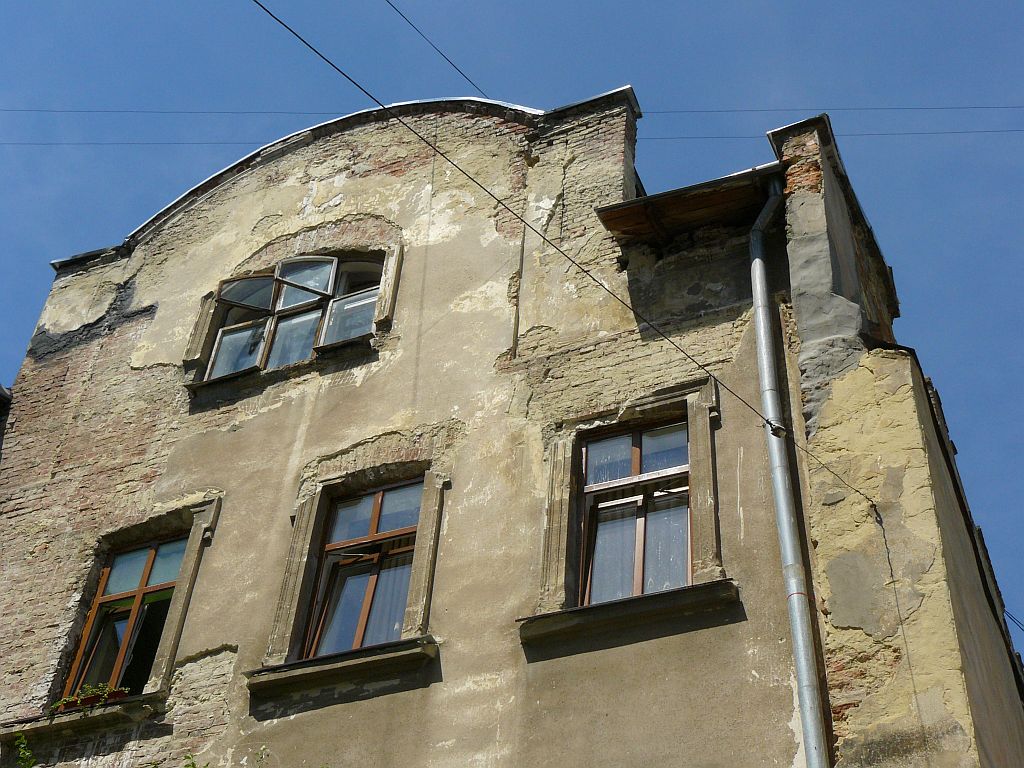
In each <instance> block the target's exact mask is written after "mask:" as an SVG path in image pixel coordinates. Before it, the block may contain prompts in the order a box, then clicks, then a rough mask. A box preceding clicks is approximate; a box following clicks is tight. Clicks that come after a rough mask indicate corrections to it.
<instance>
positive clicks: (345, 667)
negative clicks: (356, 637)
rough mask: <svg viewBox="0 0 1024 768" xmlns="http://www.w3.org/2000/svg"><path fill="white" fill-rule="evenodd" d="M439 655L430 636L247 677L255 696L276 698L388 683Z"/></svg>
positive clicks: (274, 668)
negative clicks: (365, 682) (338, 686)
mask: <svg viewBox="0 0 1024 768" xmlns="http://www.w3.org/2000/svg"><path fill="white" fill-rule="evenodd" d="M437 652H438V648H437V641H436V640H434V638H433V637H431V636H430V635H421V636H419V637H410V638H406V639H403V640H396V641H394V642H391V643H382V644H381V645H374V646H370V647H367V648H356V649H355V650H352V651H345V652H344V653H335V654H332V655H330V656H321V657H319V658H315V659H303V660H302V661H294V662H290V663H288V664H280V665H278V666H274V667H264V668H263V669H254V670H252V671H249V672H245V673H244V674H245V676H246V677H247V678H248V685H249V691H250V692H251V693H252V694H253V695H257V696H273V695H275V694H278V693H285V692H287V691H294V690H302V689H309V688H317V687H321V686H323V685H330V684H335V683H347V682H352V681H358V680H366V679H374V680H381V679H387V678H388V677H389V676H392V675H394V674H396V673H401V672H408V671H411V670H414V669H418V668H419V667H422V666H423V665H425V664H427V663H428V662H430V661H432V660H434V659H436V658H437Z"/></svg>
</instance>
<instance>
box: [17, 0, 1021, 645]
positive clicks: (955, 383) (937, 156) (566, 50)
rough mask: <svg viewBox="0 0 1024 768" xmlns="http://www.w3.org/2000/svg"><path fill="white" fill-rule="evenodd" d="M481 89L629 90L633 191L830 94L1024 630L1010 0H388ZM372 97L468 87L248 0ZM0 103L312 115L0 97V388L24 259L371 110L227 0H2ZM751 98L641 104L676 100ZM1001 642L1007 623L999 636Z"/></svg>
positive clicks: (712, 172) (28, 309)
mask: <svg viewBox="0 0 1024 768" xmlns="http://www.w3.org/2000/svg"><path fill="white" fill-rule="evenodd" d="M393 1H394V2H395V4H396V5H397V6H398V7H399V8H401V9H402V10H403V11H404V12H405V13H406V14H407V15H408V16H409V17H410V18H411V19H412V20H413V21H415V22H416V23H417V24H418V25H419V26H420V27H421V28H422V29H423V30H424V31H425V32H426V33H427V34H428V35H430V36H431V37H432V38H433V40H434V42H435V43H436V44H437V45H438V46H439V47H441V48H442V49H443V50H444V51H445V52H446V53H447V54H448V55H449V56H450V57H451V58H452V59H453V60H454V61H455V62H456V63H457V64H458V65H459V66H460V67H461V68H462V69H463V70H464V71H466V72H467V74H469V76H470V77H471V78H472V79H473V80H474V81H475V82H477V83H478V84H479V85H480V86H481V87H482V88H483V89H484V91H485V92H486V93H487V95H488V96H490V97H491V98H495V99H500V100H503V101H510V102H514V103H517V104H523V105H526V106H532V107H538V108H545V109H546V108H551V107H555V106H559V105H561V104H565V103H570V102H574V101H579V100H581V99H585V98H588V97H590V96H593V95H595V94H598V93H602V92H604V91H607V90H610V89H612V88H615V87H618V86H620V85H623V84H626V83H629V84H632V85H633V87H634V88H635V89H636V93H637V96H638V98H639V100H640V104H641V107H642V108H643V109H644V110H645V112H646V115H645V117H644V118H643V119H642V120H641V122H640V129H639V136H640V142H639V145H638V150H637V165H638V168H639V171H640V174H641V177H642V178H643V181H644V184H645V185H646V187H647V190H648V192H651V193H653V192H659V191H663V190H665V189H671V188H674V187H679V186H684V185H687V184H692V183H696V182H699V181H703V180H706V179H709V178H714V177H717V176H720V175H723V174H725V173H730V172H732V171H736V170H740V169H742V168H746V167H750V166H752V165H756V164H758V163H762V162H767V161H770V160H772V159H773V156H772V153H771V150H770V148H769V146H768V143H767V141H766V140H765V139H764V138H755V139H748V138H735V139H689V140H673V141H659V140H656V139H655V137H658V136H740V137H746V136H763V134H764V132H765V131H766V130H768V129H770V128H773V127H777V126H779V125H783V124H786V123H789V122H793V121H795V120H798V119H801V118H803V117H807V116H809V115H811V114H816V113H817V112H820V111H824V110H829V111H830V114H831V117H832V120H833V125H834V127H835V130H836V132H837V133H838V134H839V135H840V138H839V148H840V151H841V153H842V155H843V159H844V161H845V164H846V167H847V170H848V172H849V174H850V177H851V179H852V181H853V184H854V187H855V189H856V192H857V194H858V197H859V198H860V201H861V204H862V205H863V207H864V209H865V211H866V213H867V215H868V218H869V219H870V221H871V223H872V225H873V227H874V230H875V234H876V236H877V238H878V241H879V242H880V244H881V246H882V249H883V252H884V253H885V255H886V258H887V259H888V261H889V264H890V265H891V266H892V267H893V269H894V271H895V276H896V284H897V290H898V292H899V295H900V299H901V306H902V312H903V315H904V317H903V318H902V319H900V320H899V321H897V326H896V331H897V336H898V338H899V340H900V341H901V343H903V344H906V345H909V346H913V347H915V348H916V349H917V351H918V354H919V356H920V358H921V361H922V364H923V365H924V367H925V370H926V373H928V374H929V375H930V376H931V377H932V378H933V380H934V381H935V384H936V385H937V386H938V388H939V390H940V392H941V394H942V398H943V404H944V406H945V409H946V415H947V417H948V419H949V423H950V428H951V431H952V436H953V439H954V440H955V442H956V445H957V447H958V449H959V451H960V453H959V457H958V459H959V465H960V470H961V473H962V475H963V479H964V483H965V485H966V487H967V492H968V497H969V499H970V500H971V504H972V508H973V511H974V515H975V518H976V520H977V522H978V523H980V524H981V525H982V527H983V528H984V530H985V533H986V538H987V541H988V546H989V549H990V551H991V554H992V558H993V561H994V563H995V567H996V572H997V574H998V577H999V580H1000V585H1001V587H1002V590H1003V595H1004V598H1005V600H1006V603H1007V606H1008V608H1009V609H1010V610H1011V611H1012V612H1014V613H1015V614H1016V615H1017V616H1018V618H1021V619H1022V620H1024V558H1021V556H1020V553H1021V551H1022V550H1024V546H1022V545H1024V533H1022V532H1021V528H1020V525H1019V520H1020V499H1021V498H1024V479H1022V478H1024V472H1021V470H1020V468H1019V466H1018V462H1019V461H1020V460H1021V457H1022V453H1024V452H1022V450H1021V449H1022V446H1024V437H1022V434H1024V432H1022V425H1024V407H1022V405H1021V398H1020V397H1018V396H1017V390H1018V388H1019V383H1020V382H1021V380H1022V379H1024V344H1022V342H1021V333H1022V331H1021V329H1022V326H1024V323H1022V320H1024V311H1022V309H1021V301H1020V299H1019V297H1020V296H1021V295H1022V293H1024V269H1022V267H1021V261H1020V259H1021V254H1022V251H1024V235H1022V230H1021V227H1020V215H1021V211H1022V210H1024V152H1022V150H1024V133H1022V132H1017V133H978V134H966V135H939V136H875V137H867V136H859V137H858V136H844V135H843V134H853V133H879V132H907V131H943V130H946V131H949V130H1005V129H1017V130H1018V131H1019V130H1020V129H1024V109H1020V108H1018V109H974V110H966V109H964V110H955V111H948V110H946V111H938V110H935V111H929V110H903V111H889V110H870V111H865V110H860V111H848V108H860V107H906V106H960V107H963V106H1018V107H1019V106H1022V105H1024V66H1022V64H1021V56H1020V30H1021V29H1024V5H1022V4H1021V3H1020V2H1019V1H1015V2H986V3H978V4H965V3H949V2H934V3H892V2H884V3H882V2H861V3H856V4H852V3H848V4H842V5H841V4H833V3H810V2H791V1H788V0H783V1H781V2H775V3H770V4H768V3H765V4H759V3H751V2H728V1H727V2H721V3H696V2H679V3H669V2H654V0H637V1H636V2H633V3H621V2H615V3H612V2H605V1H604V0H591V1H590V2H563V3H551V2H546V3H540V2H533V1H532V0H530V1H527V0H523V1H521V2H517V3H490V2H465V1H463V0H434V1H433V2H425V1H424V0H393ZM268 3H270V7H271V8H272V9H274V10H275V11H277V12H279V14H280V15H282V16H283V17H284V18H285V19H286V20H287V21H289V22H290V23H292V24H293V25H294V26H295V27H296V28H297V29H299V30H300V31H302V32H304V33H305V34H306V35H307V37H309V38H310V39H311V40H312V41H313V42H314V43H315V44H316V45H318V46H320V47H321V48H322V49H323V50H324V51H325V52H326V53H327V54H328V55H329V56H330V57H332V58H333V59H334V60H335V61H336V62H337V63H338V64H339V65H340V66H341V67H342V68H344V69H346V70H347V71H349V72H350V73H351V74H352V75H353V76H354V77H355V78H356V79H357V80H359V81H361V82H362V83H363V84H364V85H366V86H367V87H368V88H369V89H370V90H371V91H373V92H374V93H375V94H376V95H377V96H378V97H379V98H381V99H382V100H383V101H385V102H395V101H403V100H409V99H425V98H436V97H441V96H452V95H476V94H475V93H474V92H473V90H472V88H471V87H470V86H469V85H468V84H467V83H466V82H465V81H463V80H462V79H461V78H460V77H459V75H458V74H457V73H456V72H455V71H454V70H452V69H451V67H449V66H448V65H447V64H446V63H445V62H444V60H443V59H441V58H440V57H439V56H438V55H437V54H436V53H434V51H432V50H431V49H430V48H429V47H428V46H427V44H426V43H425V42H423V40H422V39H421V38H419V37H418V36H417V35H416V33H415V32H414V31H412V30H411V29H410V28H409V27H408V26H407V25H406V24H405V22H403V21H402V20H401V19H400V18H399V17H398V16H397V15H396V14H395V12H394V11H393V10H392V9H391V8H389V7H388V5H387V4H386V3H385V2H384V0H351V2H347V3H338V2H335V3H329V2H325V1H324V0H320V2H312V1H306V0H302V1H300V0H292V1H291V2H289V3H287V4H285V3H284V2H282V0H276V1H274V0H268ZM0 50H3V51H4V57H3V60H4V63H3V65H2V70H0V71H2V72H3V77H2V78H0V108H2V109H4V110H11V109H64V110H70V109H78V110H90V109H93V110H95V109H136V110H198V111H203V110H253V111H296V112H324V113H328V114H325V115H321V116H315V115H144V114H84V113H31V112H11V111H3V112H0V143H3V142H29V141H35V142H72V141H111V142H117V141H149V142H161V141H168V142H207V141H208V142H243V143H247V142H251V143H249V144H239V145H223V144H221V145H179V146H9V145H0V169H2V172H0V236H2V243H3V246H2V247H0V323H2V325H0V327H2V328H3V332H2V333H0V383H3V384H5V385H8V386H10V385H11V384H12V382H13V380H14V377H15V374H16V372H17V369H18V367H19V366H20V363H21V359H22V357H23V356H24V352H25V348H26V345H27V343H28V339H29V337H30V336H31V333H32V329H33V327H34V325H35V321H36V319H37V317H38V315H39V312H40V310H41V308H42V305H43V301H44V300H45V297H46V294H47V291H48V290H49V286H50V283H51V280H52V270H51V269H50V267H49V266H48V262H49V261H51V260H53V259H60V258H65V257H67V256H70V255H72V254H74V253H79V252H83V251H87V250H91V249H94V248H99V247H103V246H108V245H113V244H115V243H119V242H121V241H122V240H123V239H124V237H125V236H126V235H127V234H128V233H129V232H130V231H131V230H133V229H134V228H135V227H136V226H138V225H139V224H141V223H142V222H143V221H145V220H146V219H147V218H148V217H149V216H150V215H152V214H153V213H154V212H156V211H157V210H158V209H159V208H161V207H162V206H163V205H165V204H166V203H167V202H169V201H170V200H172V199H174V198H176V197H177V196H178V195H180V194H181V193H182V192H184V191H185V190H187V189H188V188H190V187H191V186H193V185H194V184H196V183H197V182H199V181H200V180H202V179H203V178H205V177H207V176H208V175H210V174H211V173H213V172H214V171H216V170H219V169H220V168H222V167H224V166H226V165H229V164H230V163H232V162H233V161H234V160H236V159H237V158H239V157H240V156H242V155H244V154H246V153H248V152H249V151H251V150H252V149H254V148H256V147H257V146H259V145H261V144H264V143H267V142H269V141H272V140H273V139H275V138H277V137H280V136H282V135H284V134H286V133H289V132H291V131H294V130H298V129H300V128H303V127H305V126H307V125H310V124H313V123H317V122H321V121H323V120H325V119H328V118H329V117H330V116H331V115H343V114H346V113H349V112H352V111H355V110H358V109H364V108H366V107H368V106H371V105H370V103H369V102H368V101H367V100H366V98H365V97H364V96H362V95H361V94H359V93H358V92H357V91H356V90H355V89H354V88H352V87H351V86H350V85H349V84H348V83H346V82H345V81H344V80H342V79H341V78H340V77H339V76H338V75H337V74H335V73H334V72H332V71H331V70H330V69H329V68H328V67H327V66H326V65H324V64H323V63H322V62H320V61H319V60H317V59H316V58H314V57H313V55H312V54H310V53H309V52H308V51H306V50H305V49H303V48H302V47H301V46H300V45H299V44H298V43H297V42H296V41H295V40H294V39H292V38H291V37H289V36H288V35H287V34H286V33H285V32H284V31H283V30H282V29H280V28H279V27H277V26H276V25H274V24H273V23H272V22H271V21H270V20H269V19H268V18H267V17H266V16H264V15H263V13H262V12H261V11H259V9H258V8H257V7H256V6H255V5H253V4H252V3H251V2H248V0H230V1H229V2H217V3H210V2H199V1H198V0H181V1H180V2H174V3H168V2H164V3H157V2H138V0H132V1H131V2H129V1H128V0H101V2H95V3H82V2H71V1H68V2H53V1H50V0H36V2H33V3H13V2H9V3H5V4H4V6H3V8H2V10H0ZM731 108H740V109H743V108H745V109H765V110H769V109H770V110H776V111H771V112H747V113H704V114H658V113H657V112H658V111H660V110H679V109H731ZM1015 639H1016V642H1017V646H1018V647H1022V648H1024V633H1020V632H1018V633H1016V635H1015Z"/></svg>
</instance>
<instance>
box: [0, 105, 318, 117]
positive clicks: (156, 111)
mask: <svg viewBox="0 0 1024 768" xmlns="http://www.w3.org/2000/svg"><path fill="white" fill-rule="evenodd" d="M0 112H30V113H37V114H44V115H335V116H337V114H338V113H337V112H298V111H290V110H266V109H260V110H257V109H37V108H34V107H33V108H28V107H0Z"/></svg>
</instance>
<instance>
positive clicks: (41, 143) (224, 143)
mask: <svg viewBox="0 0 1024 768" xmlns="http://www.w3.org/2000/svg"><path fill="white" fill-rule="evenodd" d="M385 109H387V108H386V107H385ZM296 114H299V113H296ZM302 114H320V113H302ZM330 114H334V113H333V112H332V113H330ZM390 114H392V116H394V115H393V113H390ZM406 127H408V126H406ZM979 133H982V134H984V133H1024V128H1003V129H998V130H969V131H895V132H885V131H879V132H873V133H837V134H836V136H837V137H841V138H849V137H859V136H948V135H961V134H979ZM763 138H764V136H639V137H637V141H681V140H685V139H708V140H717V139H748V140H749V139H763ZM266 143H267V142H266V141H265V140H263V139H255V140H253V141H174V140H168V141H135V140H128V141H0V147H137V146H141V147H147V146H152V147H159V146H169V147H173V146H239V147H241V146H253V145H255V146H263V145H264V144H266ZM434 149H435V151H437V150H436V148H434ZM453 165H454V163H453ZM459 170H460V171H461V170H462V169H461V168H460V169H459Z"/></svg>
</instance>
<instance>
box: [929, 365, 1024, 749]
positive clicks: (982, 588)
mask: <svg viewBox="0 0 1024 768" xmlns="http://www.w3.org/2000/svg"><path fill="white" fill-rule="evenodd" d="M914 395H915V398H916V403H915V405H916V408H917V411H918V413H919V414H920V416H921V420H922V421H921V430H922V433H923V434H924V437H925V451H926V452H927V455H928V465H929V469H930V473H931V476H932V477H933V478H935V484H934V493H935V511H936V515H937V517H938V523H939V532H940V534H941V540H942V552H943V555H944V557H945V559H946V567H947V569H948V572H949V592H950V599H951V603H952V607H953V616H954V618H955V619H956V630H957V631H956V636H957V640H958V642H959V646H960V656H961V659H962V665H963V675H964V679H965V681H966V683H967V694H968V697H969V700H970V705H971V715H972V717H973V720H974V729H975V736H976V739H977V747H978V755H979V758H980V763H981V765H982V766H984V767H985V768H997V766H1004V765H1024V703H1022V702H1021V694H1020V691H1019V689H1018V687H1017V685H1016V683H1015V670H1014V669H1013V666H1012V662H1011V660H1010V657H1009V655H1008V653H1007V643H1006V636H1005V635H1004V634H1003V631H1000V630H1001V629H1003V628H1002V627H1000V625H999V623H998V620H997V619H995V618H994V617H995V616H997V615H1000V614H1001V613H1002V611H1003V606H1002V601H1001V599H1000V598H999V595H998V589H996V588H995V587H994V582H993V583H992V584H990V585H986V584H984V581H985V580H987V579H989V578H990V576H989V574H986V573H983V572H982V571H980V570H979V565H978V554H979V552H978V550H976V548H975V547H976V539H975V537H978V538H979V539H980V532H978V531H974V530H969V528H968V526H969V525H970V526H973V523H972V522H971V518H970V513H969V511H968V510H966V509H965V508H964V506H963V503H962V501H961V497H960V495H959V494H958V487H957V484H958V482H959V481H958V478H957V477H956V476H955V475H954V474H953V473H954V472H955V468H954V469H953V470H952V472H951V468H950V467H949V466H948V465H947V463H946V456H947V455H948V456H949V457H950V458H952V456H953V453H954V451H953V448H952V444H951V443H950V442H949V439H948V436H947V435H946V434H945V433H944V426H942V421H941V411H939V414H940V419H939V426H937V425H936V420H933V419H932V418H930V416H931V413H932V409H933V408H935V409H938V408H939V405H938V402H937V397H938V396H937V395H935V394H934V390H932V391H929V385H928V383H927V382H925V381H922V380H921V372H920V370H919V369H917V368H916V367H915V370H914ZM929 395H932V397H934V398H935V400H934V402H932V401H931V400H932V398H931V397H929ZM977 545H978V546H983V545H981V543H980V541H978V542H977ZM986 586H987V587H988V589H986Z"/></svg>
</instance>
